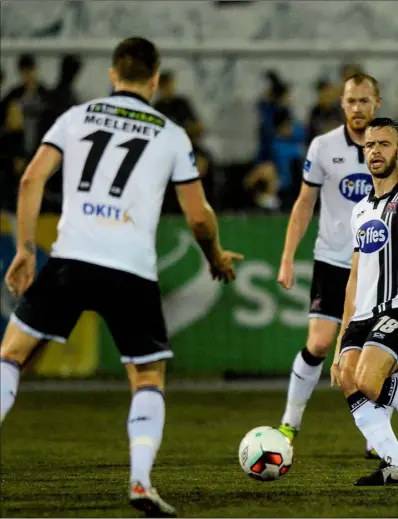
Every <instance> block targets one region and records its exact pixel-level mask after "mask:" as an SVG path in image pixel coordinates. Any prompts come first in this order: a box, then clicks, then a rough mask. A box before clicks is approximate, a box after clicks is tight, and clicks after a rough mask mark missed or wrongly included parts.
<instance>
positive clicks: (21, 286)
mask: <svg viewBox="0 0 398 519" xmlns="http://www.w3.org/2000/svg"><path fill="white" fill-rule="evenodd" d="M35 270H36V256H35V254H32V253H31V252H28V251H22V252H17V254H16V256H15V258H14V260H13V262H12V263H11V265H10V267H9V269H8V271H7V274H6V277H5V280H6V283H7V286H8V289H9V291H10V292H11V294H12V295H13V296H16V297H19V296H21V295H22V294H23V293H24V292H25V291H26V290H27V289H28V288H29V287H30V285H31V284H32V282H33V279H34V277H35Z"/></svg>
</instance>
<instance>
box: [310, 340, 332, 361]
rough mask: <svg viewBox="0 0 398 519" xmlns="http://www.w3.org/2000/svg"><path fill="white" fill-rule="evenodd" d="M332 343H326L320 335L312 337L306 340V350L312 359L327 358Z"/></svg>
mask: <svg viewBox="0 0 398 519" xmlns="http://www.w3.org/2000/svg"><path fill="white" fill-rule="evenodd" d="M331 346H332V341H330V342H328V341H327V340H325V338H324V337H322V336H321V335H314V336H311V335H310V337H309V338H308V341H307V350H308V351H309V352H310V353H311V354H312V355H314V357H327V355H328V353H329V351H330V348H331Z"/></svg>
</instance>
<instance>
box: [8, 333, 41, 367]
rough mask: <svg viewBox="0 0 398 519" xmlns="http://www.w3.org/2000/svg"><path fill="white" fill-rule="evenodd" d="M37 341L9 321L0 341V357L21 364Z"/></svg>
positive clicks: (33, 348) (35, 346)
mask: <svg viewBox="0 0 398 519" xmlns="http://www.w3.org/2000/svg"><path fill="white" fill-rule="evenodd" d="M39 343H40V340H39V339H36V338H34V337H31V336H30V335H27V334H26V333H25V332H23V331H22V330H20V329H19V328H18V327H17V326H16V325H15V324H14V323H9V325H8V326H7V329H6V331H5V333H4V338H3V341H2V343H1V347H0V358H2V359H7V360H12V361H15V362H18V364H20V365H21V366H22V365H23V364H24V363H25V361H26V359H28V358H29V357H30V355H31V353H32V352H33V351H34V350H35V349H36V348H37V346H38V344H39Z"/></svg>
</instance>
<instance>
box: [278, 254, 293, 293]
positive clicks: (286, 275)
mask: <svg viewBox="0 0 398 519" xmlns="http://www.w3.org/2000/svg"><path fill="white" fill-rule="evenodd" d="M278 283H279V284H280V285H281V286H282V287H283V288H287V289H288V290H290V289H291V288H292V287H293V285H294V264H293V261H288V260H282V261H281V266H280V267H279V274H278Z"/></svg>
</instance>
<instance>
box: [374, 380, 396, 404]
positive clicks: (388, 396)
mask: <svg viewBox="0 0 398 519" xmlns="http://www.w3.org/2000/svg"><path fill="white" fill-rule="evenodd" d="M377 403H378V404H380V405H384V406H391V407H393V408H394V409H396V410H397V411H398V373H394V375H392V376H391V377H388V378H387V379H386V380H385V382H384V384H383V387H382V389H381V392H380V396H379V398H378V399H377Z"/></svg>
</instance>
